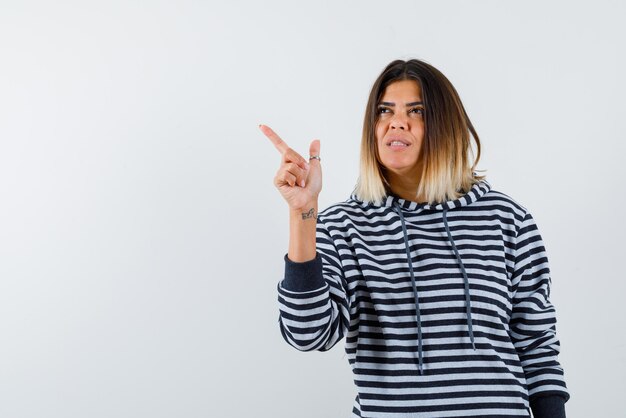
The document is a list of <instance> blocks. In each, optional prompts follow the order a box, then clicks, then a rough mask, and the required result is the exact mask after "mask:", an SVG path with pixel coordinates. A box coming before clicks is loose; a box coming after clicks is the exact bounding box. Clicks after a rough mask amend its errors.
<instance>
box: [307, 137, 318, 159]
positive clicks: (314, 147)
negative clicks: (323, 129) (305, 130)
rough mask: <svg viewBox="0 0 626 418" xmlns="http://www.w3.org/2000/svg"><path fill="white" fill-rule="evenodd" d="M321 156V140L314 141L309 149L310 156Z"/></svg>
mask: <svg viewBox="0 0 626 418" xmlns="http://www.w3.org/2000/svg"><path fill="white" fill-rule="evenodd" d="M312 155H320V140H319V139H314V140H313V141H312V142H311V146H310V147H309V156H312Z"/></svg>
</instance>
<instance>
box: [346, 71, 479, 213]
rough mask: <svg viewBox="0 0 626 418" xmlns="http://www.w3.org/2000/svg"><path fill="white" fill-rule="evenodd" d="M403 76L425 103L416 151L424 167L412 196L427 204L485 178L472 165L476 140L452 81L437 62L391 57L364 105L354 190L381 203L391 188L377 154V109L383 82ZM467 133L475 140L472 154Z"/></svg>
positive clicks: (462, 191)
mask: <svg viewBox="0 0 626 418" xmlns="http://www.w3.org/2000/svg"><path fill="white" fill-rule="evenodd" d="M403 80H414V81H416V82H417V83H418V85H419V86H420V89H421V92H422V102H423V103H424V114H423V117H424V139H423V141H422V145H421V150H420V155H419V159H420V162H421V166H422V172H421V176H420V179H419V180H420V181H419V185H418V188H417V190H416V191H415V197H416V198H417V196H424V197H425V198H426V200H427V203H429V204H434V203H440V202H445V201H447V200H454V199H457V198H459V197H461V196H462V195H464V194H465V193H467V192H468V191H469V190H470V189H471V187H472V185H474V184H475V183H477V182H478V181H480V180H482V179H484V178H485V176H479V175H477V174H476V171H484V170H476V166H477V164H478V161H479V160H480V139H479V138H478V134H477V133H476V131H475V129H474V126H473V125H472V122H471V121H470V119H469V117H468V116H467V113H466V112H465V108H464V107H463V104H462V103H461V99H460V97H459V95H458V93H457V91H456V89H455V88H454V86H453V85H452V83H450V81H449V80H448V79H447V78H446V77H445V76H444V75H443V74H442V73H441V72H440V71H439V70H437V69H436V68H435V67H433V66H432V65H430V64H428V63H426V62H423V61H420V60H417V59H411V60H408V61H403V60H395V61H393V62H391V63H390V64H389V65H387V67H386V68H385V69H384V70H383V72H382V73H381V74H380V75H379V76H378V78H377V79H376V81H375V82H374V85H373V86H372V89H371V91H370V95H369V99H368V101H367V107H366V108H365V117H364V120H363V135H362V138H361V158H360V175H359V179H358V181H357V184H356V187H355V189H354V193H355V194H356V196H357V197H358V198H359V199H361V200H362V201H364V202H370V203H374V204H381V203H382V202H383V200H384V199H385V197H386V196H387V195H388V194H389V193H390V192H391V188H390V184H389V181H388V179H387V177H386V175H385V167H384V166H383V165H382V162H381V161H380V158H379V156H378V150H377V146H378V145H377V141H376V124H377V123H378V117H379V115H378V112H377V109H378V105H379V103H380V100H381V99H382V97H383V94H384V93H385V90H386V88H387V86H389V85H390V84H391V83H394V82H396V81H403ZM470 134H471V137H473V138H474V141H475V143H476V155H475V158H474V151H473V149H472V147H471V142H470ZM470 154H471V157H472V159H470Z"/></svg>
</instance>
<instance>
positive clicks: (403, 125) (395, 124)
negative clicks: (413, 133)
mask: <svg viewBox="0 0 626 418" xmlns="http://www.w3.org/2000/svg"><path fill="white" fill-rule="evenodd" d="M391 127H392V128H393V129H408V121H407V118H406V116H405V115H402V114H395V115H393V118H392V119H391Z"/></svg>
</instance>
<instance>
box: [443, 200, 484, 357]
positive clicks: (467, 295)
mask: <svg viewBox="0 0 626 418" xmlns="http://www.w3.org/2000/svg"><path fill="white" fill-rule="evenodd" d="M447 214H448V208H446V207H445V206H444V208H443V224H444V226H445V227H446V232H447V233H448V240H449V241H450V244H452V249H453V250H454V254H456V259H457V261H458V262H459V266H461V271H462V272H463V280H465V306H466V308H467V327H468V328H469V335H470V340H472V348H473V349H474V350H476V345H474V330H473V329H472V302H471V300H470V293H469V280H468V278H467V272H466V271H465V266H464V265H463V260H461V256H460V255H459V252H458V251H457V249H456V245H454V240H453V239H452V234H450V228H449V227H448V219H447V217H446V216H447Z"/></svg>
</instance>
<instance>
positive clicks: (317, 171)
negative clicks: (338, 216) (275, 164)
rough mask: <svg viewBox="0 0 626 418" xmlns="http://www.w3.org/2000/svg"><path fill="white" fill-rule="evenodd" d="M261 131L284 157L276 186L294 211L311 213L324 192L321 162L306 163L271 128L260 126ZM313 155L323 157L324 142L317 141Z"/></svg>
mask: <svg viewBox="0 0 626 418" xmlns="http://www.w3.org/2000/svg"><path fill="white" fill-rule="evenodd" d="M259 128H261V131H262V132H263V133H264V134H265V136H267V137H268V138H269V139H270V141H272V143H273V144H274V146H275V147H276V149H277V150H278V152H280V153H281V155H282V158H281V163H280V168H279V169H278V171H277V172H276V176H275V177H274V185H275V186H276V188H277V189H278V191H280V193H281V194H282V195H283V198H284V199H285V200H286V201H287V204H288V205H289V207H290V208H291V209H293V210H301V209H308V208H307V206H308V205H310V204H311V203H314V202H315V203H316V202H317V198H318V196H319V194H320V192H321V191H322V166H321V164H320V161H319V160H317V159H312V160H311V161H310V162H309V161H307V160H305V159H304V158H303V157H302V156H301V155H300V154H298V153H297V152H296V151H294V150H293V149H291V148H289V146H288V145H287V144H286V143H285V141H283V140H282V139H281V138H280V137H279V136H278V135H277V134H276V133H275V132H274V131H273V130H272V129H271V128H270V127H269V126H265V125H259ZM309 155H320V141H319V140H318V139H315V140H313V142H311V145H310V147H309Z"/></svg>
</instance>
